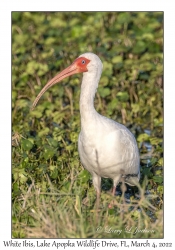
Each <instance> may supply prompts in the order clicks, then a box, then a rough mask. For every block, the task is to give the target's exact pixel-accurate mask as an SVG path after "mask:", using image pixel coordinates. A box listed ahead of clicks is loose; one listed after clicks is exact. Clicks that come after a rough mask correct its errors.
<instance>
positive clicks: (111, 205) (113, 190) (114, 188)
mask: <svg viewBox="0 0 175 250" xmlns="http://www.w3.org/2000/svg"><path fill="white" fill-rule="evenodd" d="M115 190H116V186H113V188H112V196H113V197H114V196H115ZM113 206H114V201H111V202H110V203H109V205H108V208H110V209H111V208H113Z"/></svg>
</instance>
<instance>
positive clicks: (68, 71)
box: [32, 64, 79, 110]
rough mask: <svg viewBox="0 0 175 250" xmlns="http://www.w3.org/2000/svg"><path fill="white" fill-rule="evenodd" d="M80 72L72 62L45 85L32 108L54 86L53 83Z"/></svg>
mask: <svg viewBox="0 0 175 250" xmlns="http://www.w3.org/2000/svg"><path fill="white" fill-rule="evenodd" d="M76 73H79V72H78V69H77V67H76V65H75V64H71V65H70V66H69V67H67V68H66V69H64V70H63V71H62V72H61V73H59V74H58V75H56V76H55V77H54V78H52V79H51V80H50V81H49V82H48V83H47V84H46V85H45V86H44V88H43V89H42V90H41V91H40V93H39V94H38V96H37V97H36V99H35V101H34V102H33V104H32V110H33V109H34V108H35V106H36V105H37V103H38V101H39V99H40V98H41V96H42V95H43V94H44V93H45V92H46V90H48V89H49V88H50V87H52V86H53V85H55V84H56V83H58V82H60V81H61V80H63V79H64V78H66V77H68V76H71V75H74V74H76Z"/></svg>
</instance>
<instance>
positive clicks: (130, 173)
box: [33, 52, 140, 203]
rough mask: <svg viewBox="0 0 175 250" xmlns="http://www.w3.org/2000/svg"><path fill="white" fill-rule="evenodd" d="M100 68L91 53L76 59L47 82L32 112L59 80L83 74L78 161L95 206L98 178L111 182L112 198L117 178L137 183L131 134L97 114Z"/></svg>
mask: <svg viewBox="0 0 175 250" xmlns="http://www.w3.org/2000/svg"><path fill="white" fill-rule="evenodd" d="M102 68H103V64H102V62H101V60H100V59H99V57H98V56H97V55H95V54H93V53H89V52H88V53H85V54H82V55H81V56H79V57H78V58H77V59H76V60H75V61H74V62H73V63H72V64H71V65H70V66H69V67H67V68H66V69H64V70H63V71H62V72H61V73H59V74H58V75H56V76H55V77H54V78H53V79H51V80H50V81H49V82H48V83H47V84H46V85H45V87H44V88H43V89H42V90H41V91H40V93H39V94H38V96H37V97H36V99H35V101H34V103H33V108H34V107H35V106H36V104H37V102H38V100H39V99H40V97H41V96H42V95H43V94H44V93H45V91H46V90H47V89H48V88H50V87H51V86H53V85H55V84H56V83H58V82H60V81H61V80H62V79H64V78H66V77H68V76H71V75H73V74H76V73H83V79H82V84H81V95H80V114H81V132H80V134H79V138H78V151H79V155H80V160H81V163H82V165H83V166H84V168H85V169H87V170H88V171H89V172H90V173H91V175H92V179H93V185H94V187H95V189H96V192H97V203H99V198H100V192H101V177H104V178H111V179H112V180H113V189H112V194H113V195H114V194H115V189H116V186H117V184H118V183H119V181H120V180H121V178H123V179H124V181H125V183H127V184H129V185H131V186H133V185H137V183H138V182H139V179H140V160H139V151H138V147H137V143H136V140H135V138H134V136H133V134H132V133H131V132H130V131H129V130H128V129H127V128H126V127H125V126H124V125H122V124H120V123H118V122H115V121H113V120H111V119H109V118H107V117H104V116H102V115H100V114H99V113H97V111H96V110H95V108H94V97H95V93H96V90H97V87H98V83H99V80H100V76H101V73H102Z"/></svg>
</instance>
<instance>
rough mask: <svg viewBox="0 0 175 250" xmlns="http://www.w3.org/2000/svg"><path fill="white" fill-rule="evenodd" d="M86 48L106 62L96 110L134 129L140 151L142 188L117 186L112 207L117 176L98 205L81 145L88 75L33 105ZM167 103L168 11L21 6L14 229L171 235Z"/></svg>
mask: <svg viewBox="0 0 175 250" xmlns="http://www.w3.org/2000/svg"><path fill="white" fill-rule="evenodd" d="M82 23H83V25H82ZM87 51H92V52H94V53H96V54H97V55H98V56H99V57H100V58H101V60H102V62H103V65H104V68H103V73H102V77H101V80H100V84H99V88H98V91H97V93H96V98H95V108H96V110H97V111H98V112H99V113H100V114H102V115H104V116H107V117H110V118H111V119H113V120H116V121H118V122H120V123H122V124H124V125H125V126H126V127H128V128H129V129H130V130H131V132H132V133H133V134H134V135H135V137H136V140H137V143H138V147H139V150H140V156H141V181H140V187H139V190H138V189H137V188H131V189H128V190H127V195H126V196H125V198H124V195H123V193H122V192H121V193H118V195H117V196H116V197H115V199H114V201H113V202H114V208H113V209H109V208H108V205H109V203H110V202H111V200H112V199H113V198H112V197H111V195H110V194H109V193H108V191H109V190H110V188H111V180H108V179H103V182H102V194H101V202H100V209H99V211H96V209H95V208H94V204H95V198H96V197H95V190H94V188H93V186H92V179H91V175H90V174H89V173H88V172H87V171H86V170H84V169H83V167H82V166H81V164H80V161H79V156H78V150H77V140H78V134H79V132H80V114H79V96H80V82H81V78H82V76H81V75H75V76H73V77H71V78H69V79H67V80H65V81H63V82H62V83H60V84H59V85H55V86H54V87H53V88H51V89H50V90H49V91H47V92H46V93H45V94H44V96H43V97H42V99H41V100H40V101H39V103H38V105H37V107H36V108H35V110H33V111H31V109H30V108H31V106H32V102H33V101H34V99H35V97H36V96H37V94H38V93H39V91H40V90H41V89H42V87H43V86H44V85H45V84H46V83H47V81H48V80H49V79H51V77H53V76H54V75H56V74H57V73H58V72H59V71H61V70H62V69H64V68H65V67H67V66H68V65H70V64H71V63H72V61H73V60H74V59H75V58H76V57H77V56H79V55H80V54H81V53H84V52H87ZM162 107H163V13H162V12H78V13H77V12H69V13H68V12H62V13H59V12H56V13H54V12H53V13H48V12H47V13H45V12H40V13H37V12H31V13H30V12H13V13H12V122H13V134H12V146H13V147H12V212H13V215H12V235H13V237H14V238H24V237H27V238H30V237H32V238H37V237H38V238H50V237H51V238H67V237H68V238H69V237H70V238H86V237H87V238H117V237H118V238H162V237H163V139H162V138H163V108H162ZM121 189H122V188H121ZM122 190H123V189H122ZM98 228H99V229H98ZM110 228H111V230H122V231H121V233H120V235H119V234H118V233H116V232H112V231H111V232H107V231H109V230H110ZM136 228H138V229H139V230H143V229H145V228H146V229H147V230H148V231H149V232H137V233H136V234H134V230H135V229H136ZM129 229H131V231H132V233H129V232H126V231H127V230H129ZM153 231H154V232H153Z"/></svg>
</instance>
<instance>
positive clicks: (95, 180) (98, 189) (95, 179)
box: [92, 173, 101, 209]
mask: <svg viewBox="0 0 175 250" xmlns="http://www.w3.org/2000/svg"><path fill="white" fill-rule="evenodd" d="M92 181H93V185H94V187H95V189H96V193H97V198H96V204H95V206H96V209H98V208H99V204H100V194H101V177H100V176H98V175H97V174H95V173H93V175H92Z"/></svg>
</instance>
